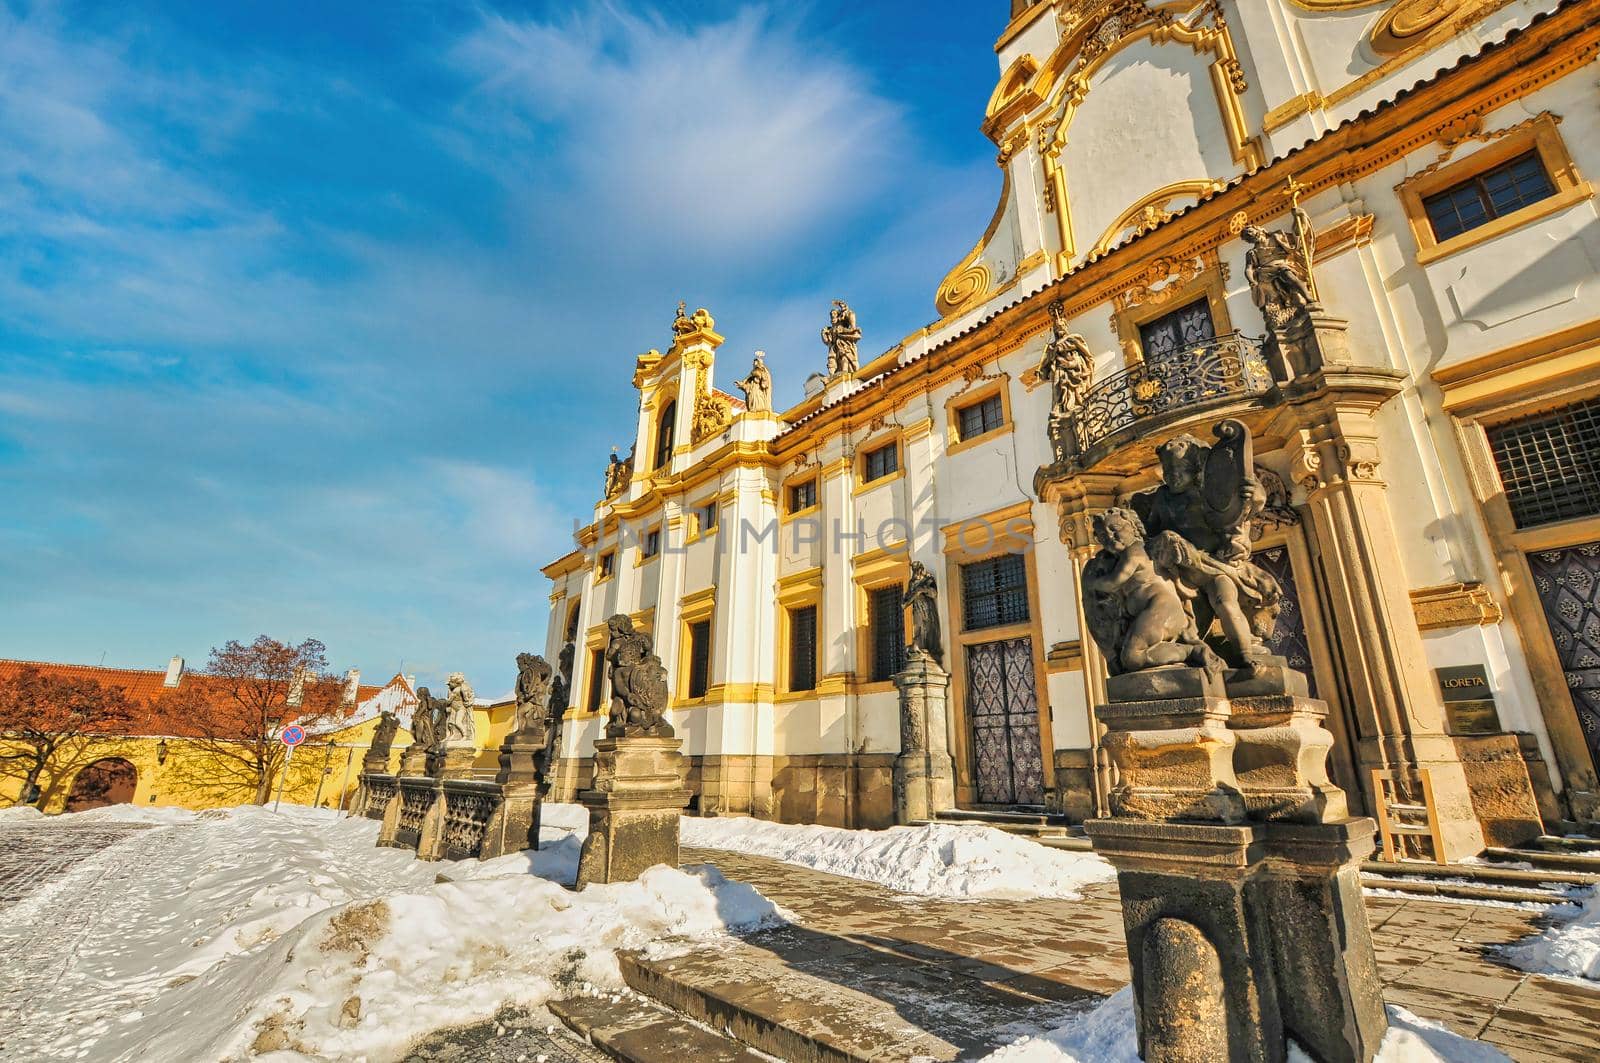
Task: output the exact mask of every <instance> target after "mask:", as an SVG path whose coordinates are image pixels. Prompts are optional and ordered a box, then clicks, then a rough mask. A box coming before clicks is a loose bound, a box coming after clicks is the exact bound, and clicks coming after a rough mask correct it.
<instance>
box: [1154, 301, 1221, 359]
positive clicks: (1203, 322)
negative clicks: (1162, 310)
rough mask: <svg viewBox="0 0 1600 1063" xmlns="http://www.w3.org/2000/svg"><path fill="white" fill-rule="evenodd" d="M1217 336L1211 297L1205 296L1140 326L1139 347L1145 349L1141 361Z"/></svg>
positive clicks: (1196, 344)
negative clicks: (1212, 314)
mask: <svg viewBox="0 0 1600 1063" xmlns="http://www.w3.org/2000/svg"><path fill="white" fill-rule="evenodd" d="M1216 338H1217V327H1216V325H1215V324H1214V323H1213V322H1212V320H1211V300H1210V299H1207V298H1205V297H1204V296H1202V297H1201V298H1199V299H1196V300H1195V301H1194V302H1192V303H1189V304H1188V305H1187V306H1180V307H1178V309H1176V310H1173V311H1171V312H1170V313H1166V314H1162V315H1161V316H1160V317H1158V318H1156V319H1155V320H1154V321H1146V322H1145V323H1144V324H1142V325H1140V326H1139V347H1140V349H1141V350H1142V351H1144V360H1145V361H1147V362H1154V361H1156V360H1158V359H1161V358H1165V357H1166V356H1168V355H1170V354H1174V353H1176V352H1178V351H1181V350H1184V349H1186V348H1189V347H1194V346H1198V345H1199V344H1202V343H1205V342H1206V341H1207V340H1214V339H1216Z"/></svg>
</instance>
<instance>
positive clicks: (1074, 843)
mask: <svg viewBox="0 0 1600 1063" xmlns="http://www.w3.org/2000/svg"><path fill="white" fill-rule="evenodd" d="M1033 840H1034V841H1036V842H1038V843H1039V844H1040V845H1043V846H1047V847H1049V848H1051V849H1060V850H1063V851H1064V852H1069V853H1092V852H1094V843H1093V842H1091V841H1090V840H1089V839H1088V838H1084V837H1080V836H1078V835H1075V834H1063V835H1060V836H1059V837H1053V838H1035V839H1033Z"/></svg>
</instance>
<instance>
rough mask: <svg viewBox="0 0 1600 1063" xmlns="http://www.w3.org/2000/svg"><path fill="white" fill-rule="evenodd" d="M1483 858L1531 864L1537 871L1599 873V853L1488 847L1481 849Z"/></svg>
mask: <svg viewBox="0 0 1600 1063" xmlns="http://www.w3.org/2000/svg"><path fill="white" fill-rule="evenodd" d="M1483 858H1484V859H1485V860H1493V861H1495V862H1496V863H1502V864H1512V863H1515V864H1531V865H1533V867H1534V869H1535V870H1538V871H1544V870H1551V871H1586V872H1588V873H1590V874H1592V875H1600V853H1584V852H1550V851H1549V850H1546V849H1501V848H1490V849H1485V850H1484V851H1483Z"/></svg>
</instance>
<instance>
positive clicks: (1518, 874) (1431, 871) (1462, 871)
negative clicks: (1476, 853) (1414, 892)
mask: <svg viewBox="0 0 1600 1063" xmlns="http://www.w3.org/2000/svg"><path fill="white" fill-rule="evenodd" d="M1361 870H1362V872H1363V873H1364V874H1369V875H1403V876H1405V877H1407V878H1464V879H1470V880H1472V882H1474V883H1476V884H1479V885H1496V886H1537V885H1539V884H1541V883H1546V882H1553V883H1559V884H1561V885H1563V886H1592V885H1594V884H1596V883H1597V882H1600V875H1596V874H1595V873H1593V872H1589V871H1557V870H1553V869H1552V870H1533V871H1529V870H1526V869H1524V868H1520V867H1499V866H1497V865H1494V864H1425V863H1422V862H1421V861H1412V860H1407V861H1405V862H1403V863H1398V864H1389V863H1385V862H1383V861H1382V860H1368V861H1367V862H1366V863H1364V864H1362V865H1361Z"/></svg>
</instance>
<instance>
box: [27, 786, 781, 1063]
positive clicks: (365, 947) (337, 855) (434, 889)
mask: <svg viewBox="0 0 1600 1063" xmlns="http://www.w3.org/2000/svg"><path fill="white" fill-rule="evenodd" d="M97 819H98V820H100V821H108V820H109V821H114V822H128V821H129V820H132V819H142V820H143V821H145V822H150V821H152V820H154V821H156V822H159V823H161V824H162V829H154V830H149V831H141V832H138V833H137V834H135V835H134V836H133V837H132V838H129V839H127V840H126V841H124V842H122V843H120V844H119V845H116V846H112V847H110V848H107V849H105V850H102V851H101V852H100V853H97V854H95V855H94V856H91V857H90V858H88V859H86V860H84V861H83V862H82V863H80V864H78V865H77V866H75V867H74V868H73V869H71V870H70V871H68V872H66V873H65V874H63V875H62V876H60V878H58V879H56V880H55V881H53V882H51V883H48V884H47V885H46V886H44V887H42V888H41V889H40V890H39V891H37V892H36V893H35V894H33V895H32V896H30V897H28V898H26V899H24V900H23V901H21V902H20V903H18V904H17V905H15V906H13V907H12V908H10V909H8V910H6V911H4V912H3V913H0V955H3V954H5V953H6V952H7V951H8V950H9V951H13V952H15V951H17V950H29V951H30V953H31V955H32V958H33V959H34V960H36V961H37V963H36V965H34V966H31V967H30V969H29V970H27V971H21V970H13V971H12V972H11V977H12V979H13V980H12V981H10V982H8V980H7V977H6V975H5V974H4V973H3V972H0V989H3V990H4V992H5V1000H6V1002H7V1003H8V1004H9V1005H12V1006H13V1007H15V1008H16V1010H17V1011H18V1014H17V1018H16V1020H15V1023H14V1025H13V1026H12V1029H11V1031H8V1038H7V1044H6V1048H7V1051H8V1052H18V1053H21V1054H20V1055H17V1056H15V1057H13V1058H18V1059H22V1058H28V1059H36V1058H37V1059H42V1058H52V1059H67V1058H70V1059H77V1060H83V1061H86V1063H94V1061H103V1060H122V1061H145V1060H155V1059H159V1060H163V1061H171V1063H179V1061H183V1060H194V1061H196V1063H200V1061H207V1063H209V1061H214V1060H219V1059H225V1058H230V1057H233V1058H243V1057H245V1056H246V1055H247V1054H248V1053H250V1052H252V1051H254V1052H267V1051H273V1050H279V1051H282V1052H283V1053H285V1054H284V1055H282V1056H281V1057H275V1058H283V1059H285V1060H288V1059H300V1058H307V1057H309V1058H318V1059H363V1058H364V1059H366V1060H369V1061H374V1063H376V1061H379V1060H384V1059H392V1058H395V1057H397V1056H398V1055H400V1054H401V1053H402V1052H403V1051H404V1049H405V1048H406V1046H407V1045H408V1044H409V1043H410V1042H412V1041H413V1040H415V1039H416V1038H417V1037H419V1036H420V1035H422V1034H426V1033H428V1032H430V1031H432V1030H435V1029H437V1028H439V1027H441V1026H446V1025H455V1024H459V1023H470V1022H474V1021H478V1020H481V1019H485V1018H488V1017H490V1016H492V1015H493V1014H494V1013H495V1012H496V1011H497V1010H498V1009H499V1008H500V1007H501V1006H503V1005H505V1004H508V1003H515V1004H524V1005H530V1006H531V1005H534V1004H537V1003H539V1002H541V1001H543V1000H544V999H547V998H548V997H549V996H550V995H551V994H552V993H555V992H557V991H558V990H559V991H562V992H565V991H567V990H569V989H572V988H575V987H581V986H582V985H583V983H585V982H588V983H591V984H592V985H594V986H598V987H607V988H620V986H621V979H620V974H619V972H618V969H617V966H616V961H615V951H616V950H617V949H632V948H654V949H656V950H657V951H663V950H665V949H667V948H668V947H669V945H670V946H671V947H680V948H681V947H683V943H684V942H687V941H704V940H708V939H714V938H716V937H718V936H720V935H723V934H725V933H727V932H728V931H729V930H733V929H745V928H753V927H755V926H758V925H764V924H767V923H771V922H775V921H777V920H779V919H780V918H781V913H780V912H779V911H778V909H776V908H775V906H773V905H772V904H771V903H769V902H768V901H766V900H765V899H764V898H762V897H761V896H760V894H759V893H757V892H756V891H755V890H754V889H753V888H751V887H749V886H746V885H743V884H741V883H730V882H727V881H725V880H724V879H722V877H721V876H720V875H718V874H717V873H716V872H715V871H712V870H709V869H707V870H706V871H705V872H703V873H701V874H700V875H688V874H685V873H683V872H681V871H678V870H676V869H668V868H664V867H662V868H655V869H653V870H652V871H650V872H649V873H647V874H646V875H645V876H644V878H643V879H642V880H641V881H639V882H636V883H626V884H621V885H616V886H602V887H591V888H589V889H587V890H585V891H584V892H583V893H578V894H574V893H571V892H569V891H568V890H566V889H564V888H562V887H561V886H559V885H557V884H556V883H554V882H551V881H547V880H545V879H542V878H538V877H535V876H534V875H530V874H529V873H528V871H529V869H530V867H536V869H537V870H540V871H543V872H548V873H550V874H552V875H553V876H554V877H556V878H561V879H568V880H570V878H571V875H572V872H573V871H574V870H575V868H576V852H577V847H576V842H575V839H574V838H573V836H572V835H571V834H570V832H566V831H562V830H555V831H552V832H551V834H550V840H551V842H552V843H553V847H552V850H551V852H550V853H549V855H548V857H546V858H543V859H542V860H541V859H540V858H534V859H530V858H529V856H528V855H527V854H519V855H518V856H515V857H507V858H505V859H503V860H499V861H491V862H489V863H487V864H483V865H477V864H472V865H453V864H429V863H423V862H420V861H417V860H416V859H415V857H414V856H413V854H412V853H410V852H409V851H405V850H397V849H379V848H376V847H375V845H374V841H375V839H376V832H377V826H378V825H377V824H376V823H374V822H372V821H370V820H364V819H355V818H341V817H339V816H337V815H336V814H334V813H331V812H326V811H319V810H313V809H304V808H299V807H295V808H290V807H288V806H285V807H284V809H283V811H282V812H281V813H277V814H275V813H273V812H272V811H270V810H269V809H262V808H255V807H246V808H239V809H230V810H213V811H210V812H205V813H200V814H198V815H197V814H194V813H173V812H171V811H170V810H152V809H126V808H125V809H124V810H123V811H121V812H117V813H114V814H113V813H112V811H111V810H103V812H102V813H80V814H78V815H75V816H72V817H70V820H69V819H63V820H62V821H61V822H64V823H65V822H94V821H95V820H97ZM30 825H31V824H30ZM440 872H445V873H446V874H447V875H449V874H454V875H456V877H458V879H459V880H458V881H448V882H442V883H441V882H437V881H436V878H437V877H438V876H439V874H440ZM462 872H465V873H462ZM51 918H53V919H55V920H56V921H57V922H59V923H60V924H61V925H59V926H55V927H49V928H41V926H39V925H38V924H39V923H40V922H41V921H42V920H46V919H51ZM80 927H81V928H82V929H81V931H80V929H79V928H80ZM30 980H31V981H30ZM42 981H47V982H48V984H40V983H41V982H42ZM13 1033H14V1036H13V1035H12V1034H13Z"/></svg>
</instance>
